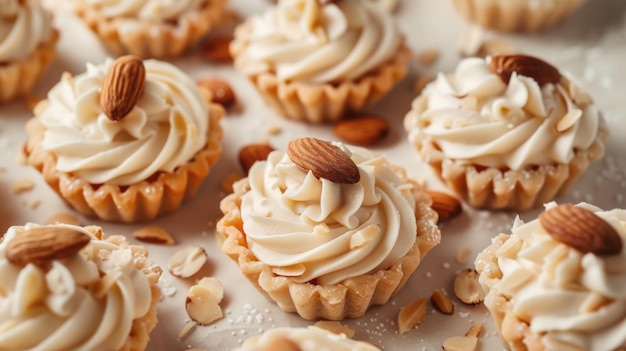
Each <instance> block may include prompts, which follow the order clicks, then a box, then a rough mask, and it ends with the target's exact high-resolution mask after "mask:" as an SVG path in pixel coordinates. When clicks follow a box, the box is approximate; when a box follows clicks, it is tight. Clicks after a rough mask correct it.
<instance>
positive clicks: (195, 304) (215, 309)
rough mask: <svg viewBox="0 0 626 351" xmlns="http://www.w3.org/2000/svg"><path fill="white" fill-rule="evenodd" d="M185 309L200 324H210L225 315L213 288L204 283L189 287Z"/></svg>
mask: <svg viewBox="0 0 626 351" xmlns="http://www.w3.org/2000/svg"><path fill="white" fill-rule="evenodd" d="M185 309H186V310H187V314H188V315H189V317H190V318H191V319H192V320H194V321H195V322H197V323H198V324H200V325H209V324H211V323H213V322H215V321H216V320H218V319H220V318H222V317H223V316H224V315H223V313H222V309H221V308H220V306H219V304H218V303H217V301H215V299H214V298H213V295H212V294H211V290H209V288H207V287H205V286H202V285H193V286H192V287H191V288H189V292H188V293H187V300H186V301H185Z"/></svg>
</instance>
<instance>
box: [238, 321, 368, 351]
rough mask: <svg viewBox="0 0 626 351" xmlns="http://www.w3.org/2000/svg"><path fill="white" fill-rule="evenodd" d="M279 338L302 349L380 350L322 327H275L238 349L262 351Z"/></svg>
mask: <svg viewBox="0 0 626 351" xmlns="http://www.w3.org/2000/svg"><path fill="white" fill-rule="evenodd" d="M278 339H287V340H289V341H291V342H292V343H294V344H295V345H298V346H299V347H300V349H301V350H302V351H314V350H315V351H317V350H333V351H379V350H380V349H379V348H378V347H376V346H374V345H372V344H368V343H365V342H361V341H356V340H352V339H350V338H348V337H346V335H345V334H334V333H331V332H329V331H326V330H324V329H321V328H317V327H313V326H310V327H308V328H273V329H269V330H267V331H266V332H264V333H263V334H261V335H258V336H254V337H251V338H249V339H247V340H246V341H244V343H243V345H241V347H240V348H238V349H236V351H261V350H267V349H268V347H271V346H273V345H275V343H276V341H275V340H278Z"/></svg>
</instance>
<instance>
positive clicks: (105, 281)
mask: <svg viewBox="0 0 626 351" xmlns="http://www.w3.org/2000/svg"><path fill="white" fill-rule="evenodd" d="M121 276H122V271H121V270H119V269H115V270H113V271H111V272H109V273H107V274H105V275H104V276H103V277H102V278H100V280H98V282H97V283H96V284H95V285H94V292H93V295H94V296H95V297H96V298H98V299H99V298H102V297H104V295H105V294H106V293H107V291H109V289H111V287H112V286H113V285H115V283H117V281H118V280H119V279H120V277H121Z"/></svg>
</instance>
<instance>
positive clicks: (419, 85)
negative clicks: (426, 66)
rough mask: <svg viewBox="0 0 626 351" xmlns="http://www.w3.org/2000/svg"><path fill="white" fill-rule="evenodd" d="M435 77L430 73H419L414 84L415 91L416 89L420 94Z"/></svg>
mask: <svg viewBox="0 0 626 351" xmlns="http://www.w3.org/2000/svg"><path fill="white" fill-rule="evenodd" d="M434 79H435V77H433V76H432V75H430V74H421V75H419V76H418V77H417V79H416V80H415V83H414V84H413V91H415V93H417V94H420V93H421V92H422V90H424V88H426V86H427V85H428V83H430V82H432V81H433V80H434Z"/></svg>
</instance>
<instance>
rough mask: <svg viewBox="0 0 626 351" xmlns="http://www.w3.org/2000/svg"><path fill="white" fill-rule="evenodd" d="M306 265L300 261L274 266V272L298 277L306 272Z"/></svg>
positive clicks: (284, 275)
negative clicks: (289, 264)
mask: <svg viewBox="0 0 626 351" xmlns="http://www.w3.org/2000/svg"><path fill="white" fill-rule="evenodd" d="M305 271H306V266H305V265H303V264H301V263H298V264H294V265H291V266H284V267H272V272H273V273H274V274H276V275H281V276H283V277H298V276H301V275H302V274H304V272H305Z"/></svg>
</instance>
